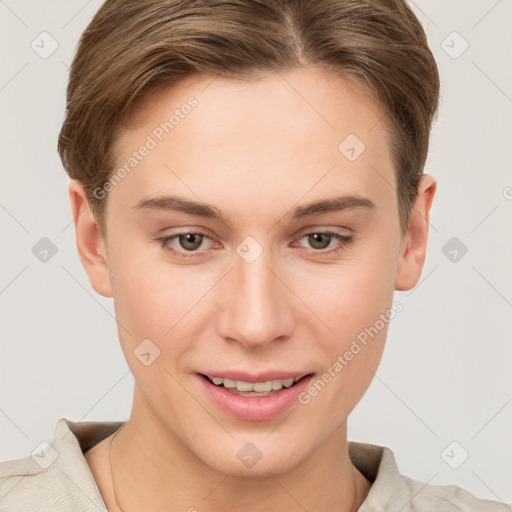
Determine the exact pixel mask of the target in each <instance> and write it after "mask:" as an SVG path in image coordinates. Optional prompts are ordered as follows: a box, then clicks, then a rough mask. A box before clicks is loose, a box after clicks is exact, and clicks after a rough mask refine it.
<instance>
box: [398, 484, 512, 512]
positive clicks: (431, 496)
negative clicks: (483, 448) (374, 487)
mask: <svg viewBox="0 0 512 512" xmlns="http://www.w3.org/2000/svg"><path fill="white" fill-rule="evenodd" d="M401 479H402V483H403V485H404V487H405V488H406V489H407V493H406V494H407V496H409V497H410V500H411V501H410V505H411V506H410V510H411V512H412V511H414V512H423V511H431V510H436V511H437V512H512V508H511V507H510V506H509V505H507V504H505V503H502V502H498V501H491V500H485V499H482V498H479V497H477V496H475V495H474V494H472V493H471V492H469V491H467V490H465V489H463V488H462V487H459V486H458V485H432V484H427V483H425V482H420V481H418V480H414V479H412V478H409V477H407V476H405V475H401ZM405 508H406V509H407V507H405ZM407 510H409V509H407Z"/></svg>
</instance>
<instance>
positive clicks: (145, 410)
mask: <svg viewBox="0 0 512 512" xmlns="http://www.w3.org/2000/svg"><path fill="white" fill-rule="evenodd" d="M111 448H112V451H111V456H112V459H111V461H110V463H111V466H112V473H113V482H114V489H113V491H115V496H116V501H117V505H118V507H120V508H121V510H122V511H123V512H130V511H133V510H146V511H148V512H152V511H156V510H187V511H191V512H192V511H194V510H196V509H197V510H208V511H209V512H217V511H218V512H220V511H225V510H251V511H253V512H263V511H268V510H275V509H277V510H287V511H290V512H292V511H295V510H297V511H303V510H315V511H317V510H318V511H324V510H340V511H347V512H352V511H355V510H357V509H358V508H359V505H360V504H361V503H362V501H364V498H365V497H366V494H367V493H368V491H369V487H370V484H369V482H368V481H367V480H366V479H365V478H364V477H363V476H362V475H361V474H360V473H359V472H358V471H357V470H356V469H355V468H354V466H353V465H352V463H351V461H350V459H349V457H348V445H347V434H346V423H345V424H344V425H342V427H340V428H339V429H338V430H337V431H336V432H335V433H334V434H333V435H332V436H331V437H330V438H329V440H328V441H327V442H326V443H324V444H323V445H321V446H319V447H318V448H316V449H315V450H314V451H313V452H312V453H311V454H310V455H308V456H307V457H306V458H304V459H302V460H301V462H299V463H298V464H297V465H295V466H294V467H293V468H291V469H289V470H287V471H284V472H279V473H274V474H270V473H269V474H268V476H259V477H247V476H235V475H232V474H224V473H221V472H219V471H217V470H215V469H214V468H211V467H210V466H208V465H206V464H205V463H204V462H203V461H202V460H201V459H200V458H199V457H198V456H197V455H196V454H194V453H192V452H191V451H190V450H189V449H188V448H187V447H186V446H185V445H184V444H183V443H182V442H181V441H180V439H178V438H177V437H176V436H175V435H174V434H173V433H172V432H171V431H170V430H169V429H168V428H166V427H165V425H163V424H162V423H161V422H160V421H159V420H158V418H156V417H155V415H154V413H152V411H151V410H150V408H149V407H148V405H147V403H146V402H145V401H144V399H143V398H142V397H141V396H140V394H139V393H138V392H137V391H136V393H135V395H134V404H133V408H132V413H131V415H130V419H129V420H128V421H127V422H126V424H125V425H124V426H123V428H122V429H121V430H120V431H119V433H118V435H117V437H116V439H115V441H114V443H113V444H112V447H111ZM169 504H172V509H170V508H169ZM112 508H113V507H112ZM109 510H110V508H109Z"/></svg>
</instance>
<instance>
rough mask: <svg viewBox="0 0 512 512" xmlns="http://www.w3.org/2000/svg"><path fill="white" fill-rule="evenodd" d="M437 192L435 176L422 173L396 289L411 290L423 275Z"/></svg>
mask: <svg viewBox="0 0 512 512" xmlns="http://www.w3.org/2000/svg"><path fill="white" fill-rule="evenodd" d="M435 192H436V182H435V180H434V178H433V177H432V176H430V175H429V174H422V176H421V178H420V183H419V187H418V195H417V197H416V201H415V202H414V205H413V207H412V209H411V215H410V218H409V226H408V228H407V233H405V234H404V237H403V239H402V244H401V247H400V258H399V261H398V270H397V274H396V278H395V290H400V291H403V290H410V289H411V288H413V287H414V286H416V283H417V282H418V280H419V278H420V276H421V271H422V269H423V263H424V262H425V254H426V249H427V239H428V227H429V223H428V221H429V214H430V207H431V206H432V201H433V199H434V194H435Z"/></svg>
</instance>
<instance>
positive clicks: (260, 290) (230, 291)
mask: <svg viewBox="0 0 512 512" xmlns="http://www.w3.org/2000/svg"><path fill="white" fill-rule="evenodd" d="M280 274H283V272H280V271H279V266H278V265H276V262H275V261H272V257H271V254H270V253H269V251H265V250H264V251H263V253H262V254H261V255H260V256H259V258H257V259H256V260H255V261H253V262H250V263H248V262H247V261H245V260H244V259H243V258H241V257H239V256H238V255H237V254H235V255H234V268H233V269H232V270H231V272H229V273H228V275H227V276H226V278H225V279H224V280H223V289H222V291H221V293H222V295H223V297H224V298H223V299H220V303H221V310H220V314H219V317H218V330H219V335H220V336H222V337H223V338H224V339H226V340H228V341H236V342H238V343H240V344H242V345H243V346H244V347H246V348H261V347H264V346H266V345H268V344H270V343H272V342H277V341H283V340H285V339H287V338H289V337H290V335H291V333H292V332H293V329H294V325H295V316H294V314H293V300H294V295H293V292H292V291H291V290H290V289H289V288H288V287H287V286H290V285H289V284H288V283H286V278H285V276H284V275H280Z"/></svg>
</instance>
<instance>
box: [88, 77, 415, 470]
mask: <svg viewBox="0 0 512 512" xmlns="http://www.w3.org/2000/svg"><path fill="white" fill-rule="evenodd" d="M173 112H174V118H171V116H172V115H173ZM382 118H383V112H382V111H381V110H380V108H379V107H378V106H377V105H376V103H375V102H374V101H373V100H372V98H371V97H370V96H369V95H368V94H367V93H365V92H364V91H363V89H362V88H361V87H360V86H359V85H358V84H357V83H356V82H354V81H352V80H350V79H349V78H346V77H340V76H337V75H334V74H331V73H330V72H327V71H322V70H319V69H315V68H303V69H295V70H290V71H287V72H282V73H279V74H278V73H274V74H268V75H266V76H261V77H260V78H258V79H252V80H248V81H245V82H238V81H234V80H228V79H221V78H215V79H213V77H194V78H193V79H189V80H187V81H186V82H182V83H181V84H180V85H179V87H174V88H172V89H171V88H169V89H161V90H159V91H157V92H154V93H153V94H152V95H151V96H149V97H147V98H145V99H144V100H143V101H142V102H140V103H139V104H138V105H137V108H136V110H135V111H134V112H133V116H132V118H131V122H130V130H125V131H123V132H122V133H121V137H120V139H119V140H118V142H117V145H116V155H117V166H116V169H120V168H122V167H123V166H125V167H124V168H125V171H126V170H127V169H129V171H126V172H124V173H123V172H118V178H119V179H116V180H115V181H114V180H111V186H109V187H108V195H107V197H106V199H105V200H106V201H107V210H106V237H105V239H104V240H103V241H104V245H102V246H101V250H100V252H101V251H104V257H105V260H106V262H107V265H108V266H106V269H107V270H106V272H105V273H103V274H101V273H96V274H95V272H96V271H91V272H89V275H90V277H91V281H92V283H93V286H94V287H95V289H96V290H97V291H99V292H100V293H102V294H104V295H110V294H112V296H113V297H114V304H115V310H116V316H117V319H118V324H119V326H120V327H119V335H120V341H121V344H122V348H123V351H124V354H125V356H126V359H127V361H128V364H129V366H130V368H131V370H132V372H133V375H134V377H135V381H136V391H135V393H136V396H137V397H138V406H137V407H138V409H137V410H134V412H132V415H133V414H140V415H141V416H142V415H143V414H144V415H145V416H144V417H145V418H146V419H145V420H144V421H152V422H158V424H159V425H160V426H161V427H162V428H164V429H165V430H167V431H168V432H169V434H170V435H171V436H172V437H173V438H175V439H177V440H179V442H180V443H181V444H182V445H183V446H185V447H186V448H187V449H188V450H190V452H191V453H193V454H194V455H195V456H196V457H197V459H198V460H200V461H202V462H204V463H206V464H207V465H208V466H210V467H212V468H215V469H218V470H221V471H223V472H232V473H235V474H252V475H255V474H264V473H266V472H268V471H271V472H278V471H284V470H286V469H289V468H291V467H293V466H295V465H297V464H298V463H299V462H300V461H301V460H304V459H305V458H306V457H308V456H310V455H312V454H313V453H314V452H315V450H317V449H318V448H319V447H320V446H321V445H324V444H325V443H326V442H327V440H328V439H330V438H331V436H332V435H333V433H335V432H336V431H338V432H340V431H344V429H345V428H346V420H347V416H348V414H349V413H350V411H351V410H352V409H353V408H354V406H355V405H356V404H357V402H358V401H359V400H360V399H361V397H362V395H363V394H364V392H365V391H366V389H367V387H368V386H369V384H370V381H371V379H372V377H373V372H374V371H376V369H377V366H378V364H379V361H380V358H381V354H382V350H383V346H384V341H385V337H386V330H387V326H388V321H389V319H390V318H392V317H393V316H394V315H395V314H396V312H397V311H396V309H395V310H394V309H393V307H392V296H393V290H394V288H395V287H399V285H397V280H398V279H399V274H400V272H402V273H403V274H404V275H405V274H407V275H408V276H409V279H410V276H411V275H413V274H414V275H416V274H417V275H418V276H419V273H418V272H419V271H418V269H417V267H418V265H419V263H418V261H417V260H418V257H417V258H416V260H415V262H416V263H415V265H416V267H414V268H413V265H412V264H410V265H409V267H408V270H403V269H401V268H400V265H403V266H406V263H407V262H406V261H405V257H404V254H405V252H404V250H405V246H406V244H405V240H406V237H403V236H402V233H401V231H400V227H399V219H398V205H397V197H396V190H395V183H396V179H395V171H394V167H393V163H392V160H391V155H390V151H389V148H388V135H387V132H386V127H385V126H384V123H383V122H382V120H381V119H382ZM166 122H167V123H168V124H167V125H166V124H165V123H166ZM143 147H145V148H146V149H141V148H143ZM363 149H364V150H363ZM134 152H136V153H134ZM130 159H132V160H130ZM98 193H101V192H98ZM419 259H420V260H421V263H422V259H421V256H420V257H419ZM419 267H421V265H419ZM415 273H416V274H415ZM413 278H414V276H413ZM365 333H366V335H365ZM369 333H371V334H369ZM143 340H145V341H143ZM213 378H215V381H214V382H212V380H213ZM294 378H295V381H296V382H295V383H294V384H293V385H290V384H291V382H293V381H294V380H293V379H294ZM222 379H224V380H222ZM233 381H235V382H233ZM237 381H239V382H245V383H247V382H248V383H259V385H255V386H254V385H253V386H251V385H250V384H249V385H248V386H247V385H246V384H240V383H239V382H237ZM219 384H220V385H219ZM232 386H237V387H236V388H235V389H233V388H232ZM244 386H245V387H244ZM288 386H289V387H288ZM280 387H281V389H278V388H280ZM235 390H236V391H235ZM243 390H247V391H243ZM137 411H138V412H137ZM141 421H143V420H141ZM260 455H261V459H260V460H259V461H258V463H257V464H255V465H254V467H251V466H250V464H248V461H249V458H250V457H253V458H254V457H256V458H258V457H259V456H260ZM248 457H249V458H248Z"/></svg>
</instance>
